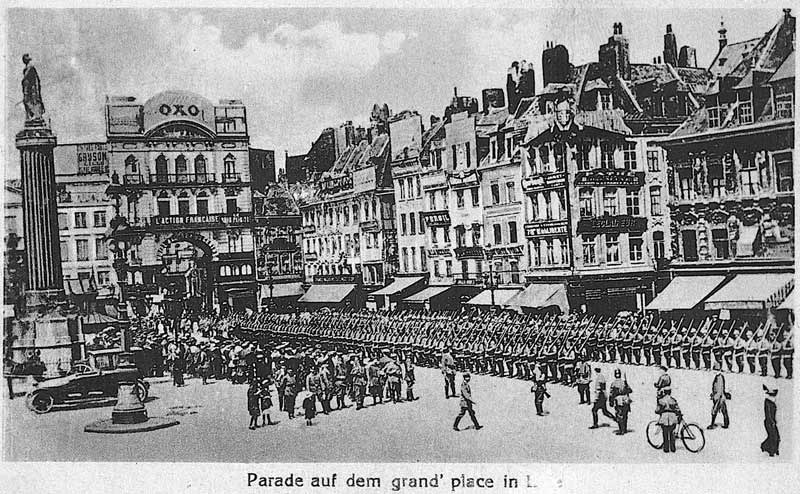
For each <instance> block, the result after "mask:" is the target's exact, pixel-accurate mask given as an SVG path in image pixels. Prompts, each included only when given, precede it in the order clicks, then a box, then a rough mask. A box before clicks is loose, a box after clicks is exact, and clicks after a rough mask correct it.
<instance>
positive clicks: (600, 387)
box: [589, 367, 617, 429]
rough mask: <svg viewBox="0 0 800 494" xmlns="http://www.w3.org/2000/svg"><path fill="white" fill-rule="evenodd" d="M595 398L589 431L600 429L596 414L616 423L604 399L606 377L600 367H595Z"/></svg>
mask: <svg viewBox="0 0 800 494" xmlns="http://www.w3.org/2000/svg"><path fill="white" fill-rule="evenodd" d="M594 372H595V393H596V394H595V398H594V405H593V406H592V426H591V427H589V428H590V429H597V428H598V427H600V426H599V425H598V424H597V412H603V415H605V416H606V417H608V418H610V419H611V420H613V421H614V422H616V421H617V419H616V417H614V415H613V414H612V413H611V412H609V411H608V408H607V399H606V376H604V375H603V373H602V372H601V371H600V367H595V369H594Z"/></svg>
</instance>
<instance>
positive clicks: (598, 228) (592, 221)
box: [578, 215, 647, 233]
mask: <svg viewBox="0 0 800 494" xmlns="http://www.w3.org/2000/svg"><path fill="white" fill-rule="evenodd" d="M645 230H647V218H641V217H638V216H628V215H620V216H601V217H599V218H589V219H584V220H580V221H578V233H626V232H636V233H640V232H644V231H645Z"/></svg>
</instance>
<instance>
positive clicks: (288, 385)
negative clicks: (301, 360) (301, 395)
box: [283, 368, 297, 419]
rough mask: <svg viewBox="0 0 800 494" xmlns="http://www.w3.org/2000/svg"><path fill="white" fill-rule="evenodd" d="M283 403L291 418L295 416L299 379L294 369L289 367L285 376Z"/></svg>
mask: <svg viewBox="0 0 800 494" xmlns="http://www.w3.org/2000/svg"><path fill="white" fill-rule="evenodd" d="M283 390H284V391H283V393H284V394H283V405H284V410H286V413H288V414H289V418H290V419H293V418H294V400H295V398H296V397H297V379H295V377H294V369H291V368H290V369H289V370H288V371H287V372H286V375H285V376H283Z"/></svg>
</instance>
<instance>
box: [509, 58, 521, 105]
mask: <svg viewBox="0 0 800 494" xmlns="http://www.w3.org/2000/svg"><path fill="white" fill-rule="evenodd" d="M518 81H519V63H518V62H516V61H515V62H513V63H512V64H511V67H509V68H508V75H507V76H506V96H507V97H508V112H509V113H514V112H515V111H517V105H518V104H519V96H518V95H517V82H518Z"/></svg>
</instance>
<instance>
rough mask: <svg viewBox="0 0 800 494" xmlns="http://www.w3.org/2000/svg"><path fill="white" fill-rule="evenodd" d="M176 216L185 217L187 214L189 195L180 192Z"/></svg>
mask: <svg viewBox="0 0 800 494" xmlns="http://www.w3.org/2000/svg"><path fill="white" fill-rule="evenodd" d="M178 214H179V215H181V216H186V215H188V214H190V213H189V194H187V193H186V192H181V193H180V195H179V196H178Z"/></svg>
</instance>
